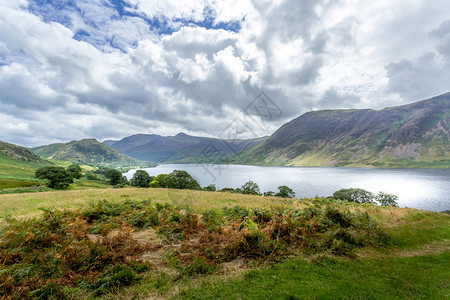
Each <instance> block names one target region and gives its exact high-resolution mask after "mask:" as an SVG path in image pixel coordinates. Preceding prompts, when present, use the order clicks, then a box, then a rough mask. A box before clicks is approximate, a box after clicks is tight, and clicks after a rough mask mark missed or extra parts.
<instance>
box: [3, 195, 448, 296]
mask: <svg viewBox="0 0 450 300" xmlns="http://www.w3.org/2000/svg"><path fill="white" fill-rule="evenodd" d="M0 212H1V215H0V217H1V223H0V228H1V235H0V239H1V240H2V246H1V252H0V253H1V254H0V256H1V257H2V260H0V262H1V265H0V291H1V292H2V293H3V294H2V297H5V298H8V297H9V298H13V299H14V298H27V297H29V298H39V297H41V298H45V297H56V298H58V297H65V298H68V299H71V298H77V299H79V298H82V299H83V298H86V299H89V298H102V297H103V298H105V299H131V298H134V299H141V298H149V299H152V298H183V299H185V298H188V299H189V298H192V299H194V298H195V299H214V298H217V299H218V298H227V299H228V298H229V299H259V298H273V299H315V298H320V299H335V298H366V299H367V298H373V299H378V298H385V299H396V298H397V299H399V298H410V299H416V298H447V297H449V282H448V278H450V272H449V270H448V268H446V267H445V266H446V264H447V262H448V259H449V248H450V244H449V241H450V230H449V228H450V217H449V215H448V214H444V213H436V212H427V211H420V210H415V209H409V208H395V207H389V208H388V207H380V206H374V205H368V204H356V203H348V202H345V201H337V202H336V201H330V200H329V199H324V198H306V199H283V198H277V197H260V196H252V195H242V194H232V193H222V192H207V191H191V190H173V189H162V188H158V189H148V188H102V189H99V188H89V186H85V187H84V189H79V190H63V191H46V192H40V193H19V194H7V195H0ZM50 237H52V238H51V239H50ZM73 249H78V251H76V252H73V251H74V250H73ZM108 249H110V250H108ZM111 249H114V250H113V252H111ZM71 251H72V252H71ZM19 253H20V254H19ZM74 253H83V255H75V254H74ZM95 253H96V254H95ZM17 255H19V256H17ZM13 257H15V259H13ZM18 257H20V259H19V258H18ZM36 257H40V258H41V259H43V260H44V261H45V264H44V265H51V266H53V268H52V270H56V271H49V270H48V269H43V268H42V267H41V266H42V262H41V263H37V262H36V261H35V259H36ZM12 261H14V262H15V263H13V264H11V262H12ZM84 265H88V266H89V267H88V268H83V266H84ZM20 287H22V288H20Z"/></svg>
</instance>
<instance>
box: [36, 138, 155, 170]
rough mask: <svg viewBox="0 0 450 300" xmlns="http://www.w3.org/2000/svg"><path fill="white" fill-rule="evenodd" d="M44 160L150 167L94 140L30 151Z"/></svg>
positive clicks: (37, 148) (150, 163)
mask: <svg viewBox="0 0 450 300" xmlns="http://www.w3.org/2000/svg"><path fill="white" fill-rule="evenodd" d="M31 150H32V151H33V152H34V153H36V154H37V155H40V156H42V157H44V158H49V159H57V160H63V161H69V162H71V163H75V164H87V165H104V166H110V167H131V166H141V167H147V166H148V167H151V166H155V164H154V163H152V162H144V161H139V160H137V159H134V158H131V157H129V156H127V155H124V154H122V153H120V151H118V150H116V149H113V148H110V147H108V146H106V145H104V144H102V143H100V142H99V141H97V140H95V139H84V140H80V141H71V142H69V143H58V144H51V145H47V146H41V147H36V148H32V149H31Z"/></svg>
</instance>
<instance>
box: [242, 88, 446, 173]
mask: <svg viewBox="0 0 450 300" xmlns="http://www.w3.org/2000/svg"><path fill="white" fill-rule="evenodd" d="M449 125H450V93H447V94H444V95H441V96H438V97H434V98H432V99H428V100H423V101H420V102H416V103H412V104H409V105H404V106H398V107H390V108H385V109H382V110H378V111H377V110H371V109H361V110H357V109H353V110H322V111H313V112H308V113H306V114H304V115H302V116H300V117H298V118H296V119H294V120H292V121H290V122H288V123H286V124H285V125H283V126H282V127H281V128H279V129H278V130H277V131H276V132H275V133H273V134H272V136H270V137H269V138H268V139H267V140H265V141H264V142H263V143H261V144H259V145H257V146H255V147H254V148H251V149H249V150H247V151H244V152H243V153H242V154H241V155H240V156H239V157H238V158H237V159H236V162H238V163H246V164H263V165H290V166H375V167H438V168H449V167H450V144H449V134H450V132H449Z"/></svg>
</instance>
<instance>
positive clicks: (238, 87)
mask: <svg viewBox="0 0 450 300" xmlns="http://www.w3.org/2000/svg"><path fill="white" fill-rule="evenodd" d="M449 91H450V9H449V3H448V0H396V1H391V0H377V1H360V0H330V1H327V0H314V1H313V0H274V1H266V0H198V1H196V0H183V1H176V0H165V1H157V0H1V1H0V124H1V126H0V140H3V141H6V142H10V143H14V144H18V145H22V146H27V147H33V146H39V145H45V144H49V143H55V142H67V141H70V140H78V139H82V138H96V139H98V140H100V141H102V140H105V139H121V138H123V137H126V136H130V135H133V134H137V133H147V134H159V135H175V134H177V133H179V132H184V133H187V134H191V135H197V136H209V137H225V138H226V137H230V134H229V133H230V128H232V130H234V132H235V135H234V136H233V137H238V138H253V137H257V136H265V135H270V134H271V133H273V132H274V131H275V130H276V129H277V128H279V126H281V125H282V124H283V123H285V122H287V121H289V120H291V119H293V118H295V117H297V116H299V115H301V114H303V113H305V112H308V111H311V110H320V109H337V108H345V109H348V108H372V109H381V108H383V107H389V106H396V105H402V104H407V103H411V102H415V101H418V100H422V99H427V98H430V97H433V96H437V95H439V94H443V93H446V92H449ZM236 124H240V125H239V126H235V125H236ZM238 127H239V128H240V129H239V128H238ZM227 130H228V132H227Z"/></svg>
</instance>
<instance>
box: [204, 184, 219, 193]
mask: <svg viewBox="0 0 450 300" xmlns="http://www.w3.org/2000/svg"><path fill="white" fill-rule="evenodd" d="M203 189H204V190H205V191H210V192H215V191H217V187H216V185H215V184H214V183H212V184H210V185H208V186H206V187H204V188H203Z"/></svg>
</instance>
